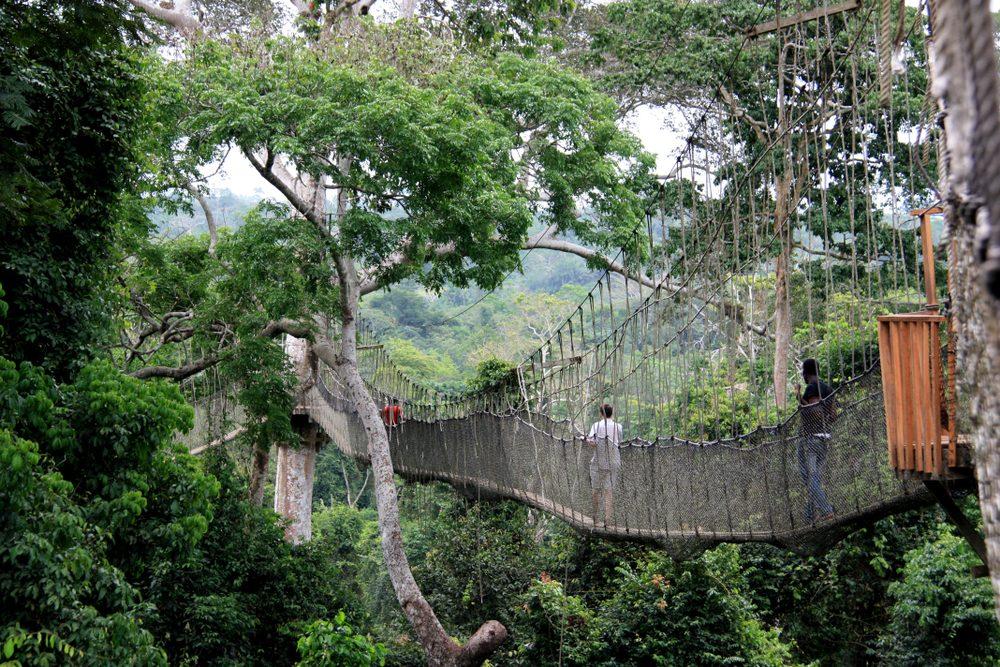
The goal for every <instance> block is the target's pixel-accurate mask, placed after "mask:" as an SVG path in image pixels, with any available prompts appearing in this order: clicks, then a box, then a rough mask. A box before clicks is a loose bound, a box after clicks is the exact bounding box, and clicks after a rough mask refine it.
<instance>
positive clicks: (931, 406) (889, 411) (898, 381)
mask: <svg viewBox="0 0 1000 667" xmlns="http://www.w3.org/2000/svg"><path fill="white" fill-rule="evenodd" d="M944 322H945V318H944V317H942V316H941V315H938V314H937V313H936V312H933V311H921V312H917V313H907V314H903V315H885V316H883V317H880V318H878V336H879V350H880V356H881V365H882V388H883V397H884V400H885V417H886V436H887V438H888V441H889V463H890V465H891V466H892V467H893V468H894V469H895V470H896V471H897V472H904V473H917V476H921V477H923V476H929V477H930V478H932V479H939V478H943V477H945V476H947V473H948V467H949V465H955V460H954V450H955V447H953V446H952V447H949V448H948V449H949V455H950V457H949V458H950V459H951V460H949V458H946V456H945V444H946V443H949V444H951V438H949V437H948V436H949V435H950V434H949V433H948V428H949V426H950V424H949V423H948V422H950V421H951V420H947V419H945V420H943V419H942V407H943V406H944V404H945V403H944V397H945V392H944V380H943V373H942V359H941V327H942V325H943V324H944Z"/></svg>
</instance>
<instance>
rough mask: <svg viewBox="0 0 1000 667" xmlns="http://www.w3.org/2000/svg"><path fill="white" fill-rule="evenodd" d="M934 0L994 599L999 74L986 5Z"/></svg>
mask: <svg viewBox="0 0 1000 667" xmlns="http://www.w3.org/2000/svg"><path fill="white" fill-rule="evenodd" d="M932 7H933V8H934V9H935V12H934V15H933V32H934V35H935V41H934V44H933V55H934V57H933V58H932V60H931V63H932V67H933V71H932V74H933V77H932V81H933V83H934V93H935V94H936V95H937V97H938V98H939V100H940V101H941V106H942V109H943V111H944V112H945V114H946V115H945V138H946V149H947V150H946V153H945V159H944V160H942V163H943V164H944V166H945V167H946V177H945V178H943V179H942V182H943V184H944V188H943V189H944V191H945V193H946V195H945V196H946V199H947V201H948V223H949V230H950V233H951V235H952V236H953V238H954V240H955V243H954V245H953V248H952V254H951V257H950V259H951V270H952V275H951V280H950V283H951V287H952V294H951V296H952V299H953V303H954V317H955V320H956V330H957V341H956V342H957V345H956V347H957V354H958V364H957V367H958V368H959V369H960V371H959V373H960V375H959V376H958V378H957V380H958V389H959V396H960V399H961V400H960V401H959V406H960V408H961V409H963V411H964V410H967V412H965V414H964V415H960V416H964V417H965V418H966V419H967V420H968V424H969V425H970V427H971V431H972V436H973V442H974V444H975V448H976V472H977V476H978V479H979V502H980V506H981V507H982V510H983V527H984V530H985V533H986V547H987V552H988V557H989V558H988V560H989V567H990V574H991V579H992V581H993V590H994V592H995V593H996V594H997V599H998V600H1000V439H998V436H1000V392H998V391H997V387H998V380H997V377H998V376H997V373H998V372H1000V304H998V302H997V301H996V300H995V299H994V298H993V297H991V296H990V295H989V294H988V293H987V291H986V289H985V286H986V281H985V280H984V278H985V277H986V275H987V271H984V266H985V265H983V264H981V263H980V261H981V260H982V259H986V258H988V256H989V255H988V253H986V252H985V250H986V247H985V243H984V241H985V240H986V239H989V238H990V237H994V238H996V236H997V230H996V227H997V225H998V224H1000V100H998V93H1000V79H998V75H997V59H996V51H995V45H994V42H993V21H992V18H991V16H990V7H989V3H988V2H987V1H986V0H938V2H936V3H935V4H934V5H932ZM991 232H992V233H991ZM977 237H978V238H977ZM996 250H1000V248H994V252H993V253H992V254H993V256H994V257H995V256H996ZM959 423H960V425H961V424H962V422H961V421H960V422H959ZM997 614H998V616H1000V604H998V606H997Z"/></svg>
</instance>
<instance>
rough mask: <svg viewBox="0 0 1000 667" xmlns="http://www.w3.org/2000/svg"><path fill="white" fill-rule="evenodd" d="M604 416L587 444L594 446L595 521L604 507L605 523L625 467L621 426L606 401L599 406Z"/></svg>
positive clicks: (591, 479)
mask: <svg viewBox="0 0 1000 667" xmlns="http://www.w3.org/2000/svg"><path fill="white" fill-rule="evenodd" d="M600 413H601V419H600V421H596V422H594V425H593V426H591V427H590V433H589V434H587V444H588V445H590V446H591V447H593V448H594V454H593V456H591V457H590V487H591V490H592V491H593V496H594V523H595V524H596V523H597V515H598V514H599V513H600V511H601V507H602V505H603V507H604V523H605V525H607V523H608V522H609V521H611V520H612V516H613V509H614V499H613V497H612V491H613V489H614V486H615V482H617V481H618V471H619V470H620V469H621V467H622V455H621V452H620V451H619V449H618V446H619V444H621V441H622V425H621V424H619V423H618V422H616V421H615V420H613V419H612V418H611V415H612V414H613V413H614V408H612V407H611V406H610V405H608V404H607V403H605V404H604V405H602V406H601V409H600Z"/></svg>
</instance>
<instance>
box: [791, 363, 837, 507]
mask: <svg viewBox="0 0 1000 667" xmlns="http://www.w3.org/2000/svg"><path fill="white" fill-rule="evenodd" d="M802 378H803V379H804V380H805V382H806V390H805V392H804V393H803V392H802V388H801V387H798V394H799V407H800V409H801V415H800V416H801V427H800V431H799V435H800V437H799V443H798V459H799V475H801V476H802V483H803V484H804V485H805V487H806V495H807V498H808V500H807V502H806V512H805V515H806V521H808V522H810V523H812V522H813V521H823V520H826V519H829V518H830V517H831V516H832V515H833V505H831V504H830V501H829V500H827V497H826V492H825V491H823V486H822V483H821V477H822V475H823V468H824V467H825V466H826V456H827V454H828V451H829V447H830V441H831V439H832V437H833V434H832V431H833V422H834V420H835V419H836V418H837V408H836V405H835V402H834V401H835V399H834V398H833V396H831V394H833V389H831V388H830V385H828V384H827V383H825V382H823V381H822V380H820V379H819V365H818V364H817V363H816V360H815V359H806V360H805V361H804V362H802Z"/></svg>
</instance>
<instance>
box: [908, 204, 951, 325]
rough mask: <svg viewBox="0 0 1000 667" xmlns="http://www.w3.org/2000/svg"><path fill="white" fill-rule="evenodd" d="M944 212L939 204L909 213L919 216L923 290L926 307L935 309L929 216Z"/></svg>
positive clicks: (936, 307) (935, 285) (935, 283)
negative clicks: (922, 256) (925, 294)
mask: <svg viewBox="0 0 1000 667" xmlns="http://www.w3.org/2000/svg"><path fill="white" fill-rule="evenodd" d="M941 213H944V210H943V209H942V208H941V207H940V206H932V207H931V208H924V209H918V210H916V211H910V215H912V216H915V217H919V218H920V240H921V243H922V246H923V255H924V290H925V291H926V293H927V309H928V310H937V309H938V300H937V280H936V277H935V275H934V235H933V233H932V232H931V216H932V215H938V214H941Z"/></svg>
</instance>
